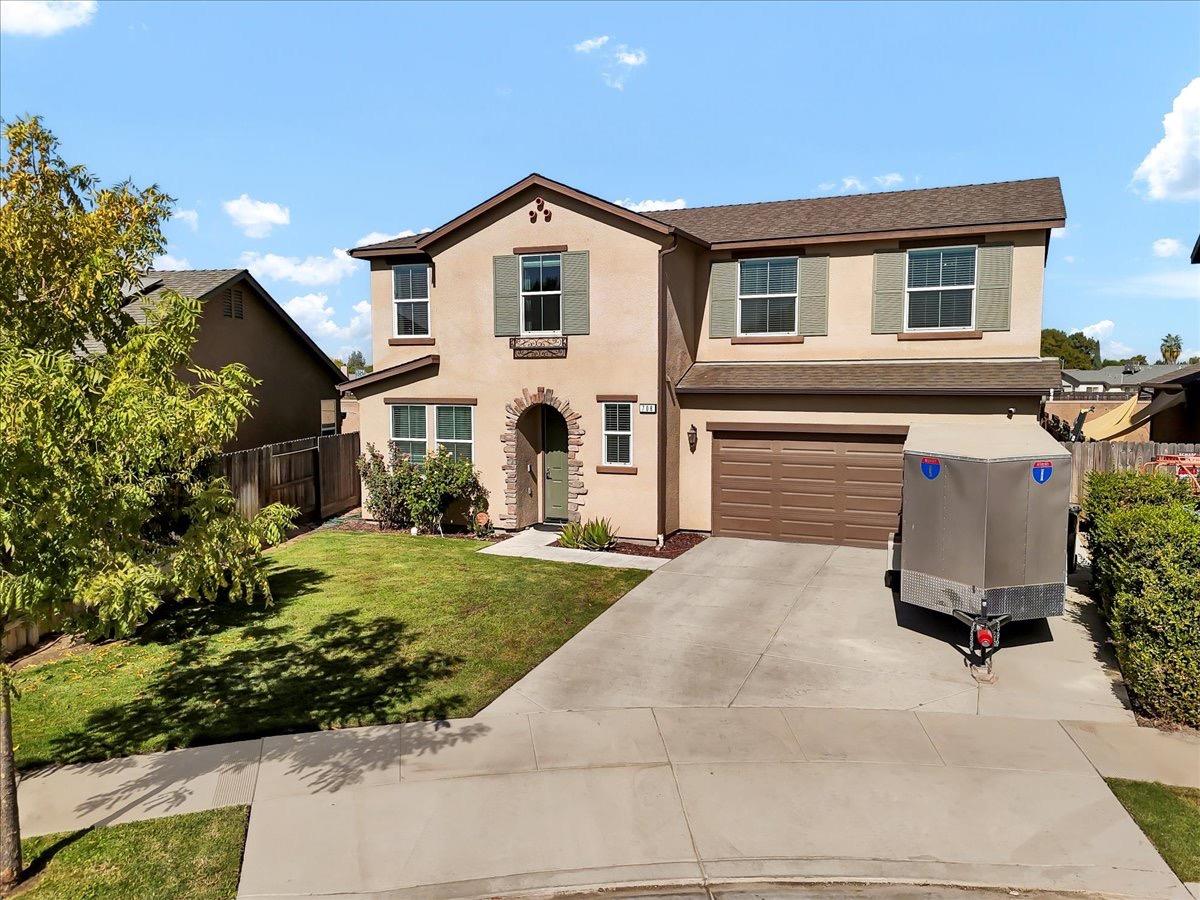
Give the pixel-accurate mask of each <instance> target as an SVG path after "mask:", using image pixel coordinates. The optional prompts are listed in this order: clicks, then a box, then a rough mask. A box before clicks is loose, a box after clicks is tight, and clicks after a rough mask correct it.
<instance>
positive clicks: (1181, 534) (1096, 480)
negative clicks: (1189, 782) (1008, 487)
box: [1084, 472, 1200, 726]
mask: <svg viewBox="0 0 1200 900" xmlns="http://www.w3.org/2000/svg"><path fill="white" fill-rule="evenodd" d="M1085 490H1086V494H1085V502H1084V516H1085V521H1086V522H1087V524H1088V527H1089V529H1090V538H1089V542H1090V546H1091V553H1092V577H1093V585H1094V587H1095V589H1096V591H1097V593H1098V595H1099V599H1100V605H1101V609H1102V611H1103V612H1104V615H1105V617H1106V619H1107V620H1108V624H1109V628H1110V629H1111V630H1112V634H1113V642H1114V643H1115V645H1116V651H1117V660H1118V662H1119V663H1120V665H1121V673H1122V674H1123V675H1124V677H1125V683H1126V685H1127V686H1128V687H1129V691H1130V693H1131V694H1132V696H1133V698H1134V699H1135V700H1136V702H1137V704H1138V706H1139V707H1140V708H1141V709H1142V710H1143V711H1144V712H1145V713H1147V714H1148V715H1151V716H1154V717H1156V718H1162V719H1169V720H1171V721H1173V722H1179V723H1182V724H1185V725H1192V726H1200V513H1198V511H1197V498H1196V497H1195V495H1193V494H1192V493H1191V491H1190V490H1189V489H1188V488H1187V486H1186V485H1185V484H1183V483H1182V482H1179V481H1177V480H1175V479H1173V478H1171V477H1170V476H1167V475H1161V474H1155V475H1142V474H1139V473H1137V472H1103V473H1092V474H1091V475H1089V476H1088V479H1087V481H1086V484H1085Z"/></svg>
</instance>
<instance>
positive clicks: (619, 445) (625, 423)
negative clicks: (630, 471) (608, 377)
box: [604, 403, 633, 466]
mask: <svg viewBox="0 0 1200 900" xmlns="http://www.w3.org/2000/svg"><path fill="white" fill-rule="evenodd" d="M604 464H605V465H606V466H628V465H632V464H633V404H632V403H605V404H604Z"/></svg>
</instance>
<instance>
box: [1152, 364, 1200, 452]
mask: <svg viewBox="0 0 1200 900" xmlns="http://www.w3.org/2000/svg"><path fill="white" fill-rule="evenodd" d="M1144 387H1145V388H1146V389H1147V390H1149V391H1150V394H1151V396H1150V405H1149V406H1148V407H1147V408H1146V417H1147V418H1149V420H1150V440H1152V441H1165V442H1171V443H1186V444H1195V443H1200V365H1192V366H1182V367H1179V368H1177V370H1176V371H1175V372H1172V373H1170V374H1169V375H1164V376H1162V377H1159V378H1156V379H1155V380H1154V381H1150V382H1147V383H1146V384H1145V385H1144Z"/></svg>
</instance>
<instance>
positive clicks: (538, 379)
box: [355, 190, 660, 538]
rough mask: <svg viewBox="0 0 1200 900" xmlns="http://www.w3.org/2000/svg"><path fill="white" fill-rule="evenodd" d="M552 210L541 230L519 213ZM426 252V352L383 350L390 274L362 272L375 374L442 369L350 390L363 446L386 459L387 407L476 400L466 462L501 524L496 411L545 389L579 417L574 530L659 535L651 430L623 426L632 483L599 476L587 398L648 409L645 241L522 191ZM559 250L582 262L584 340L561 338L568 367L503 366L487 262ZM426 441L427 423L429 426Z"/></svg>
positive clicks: (631, 230) (651, 351) (585, 211)
mask: <svg viewBox="0 0 1200 900" xmlns="http://www.w3.org/2000/svg"><path fill="white" fill-rule="evenodd" d="M539 196H540V197H543V198H544V199H545V200H546V201H547V203H548V205H549V206H550V208H551V210H552V218H551V221H549V222H546V221H544V219H543V218H542V217H540V216H539V218H538V221H537V222H536V223H531V222H530V220H529V215H528V211H529V210H530V209H531V208H532V207H533V202H534V200H535V199H536V198H537V197H539ZM452 237H453V241H452V242H450V243H447V244H445V245H440V246H438V247H436V248H434V250H433V254H432V259H433V280H432V285H431V288H430V331H431V333H432V336H433V338H434V341H435V343H434V345H433V346H403V347H391V346H388V343H387V342H388V338H389V337H390V336H391V334H392V327H393V325H392V282H391V269H390V266H389V265H387V264H385V263H382V262H376V263H374V264H373V265H372V271H371V307H372V325H373V328H372V333H373V349H374V363H375V368H376V370H379V369H383V368H386V367H387V366H391V365H395V364H397V363H401V362H406V361H408V360H412V359H416V358H417V357H420V356H423V355H425V354H428V353H435V354H438V356H439V357H440V364H439V365H438V367H436V368H432V369H425V370H423V371H421V372H417V373H415V376H406V377H400V378H393V379H389V380H386V381H383V382H378V383H376V384H374V385H370V386H367V387H359V388H356V389H355V395H356V396H357V397H358V398H359V401H360V403H359V414H360V430H361V433H362V441H363V445H364V447H365V445H366V444H367V443H373V444H375V446H376V447H377V448H380V449H384V448H385V447H386V445H387V442H388V439H389V435H390V431H389V428H390V422H389V413H388V411H387V408H386V405H385V403H384V398H385V397H406V398H409V397H411V398H418V399H420V398H434V399H436V398H457V397H464V398H476V399H477V401H478V403H477V405H476V407H475V426H474V438H475V447H474V459H475V465H476V468H477V469H478V470H479V473H480V476H481V478H482V481H483V484H484V487H486V488H487V490H488V491H489V494H490V503H491V510H492V517H493V519H495V520H499V519H503V518H504V517H505V497H504V488H505V483H504V472H503V471H502V466H503V465H504V462H505V455H504V448H503V446H502V443H501V440H502V437H503V435H504V433H505V431H506V423H505V406H506V405H507V404H509V403H511V402H512V401H513V400H514V399H515V398H517V397H520V396H521V394H522V391H524V390H528V391H530V392H533V391H536V390H537V389H538V388H539V387H545V388H549V389H553V391H554V393H555V395H556V396H557V397H559V398H561V399H564V400H566V401H567V402H568V403H569V404H570V406H571V409H572V410H574V411H575V412H577V413H579V414H580V416H581V424H582V427H583V429H584V432H585V434H584V436H583V444H582V447H581V449H580V454H581V458H582V462H583V483H584V487H585V489H586V491H587V493H586V495H584V496H583V498H582V500H583V506H582V508H581V510H580V512H581V515H582V517H583V518H585V519H586V518H595V517H601V516H604V517H608V518H610V519H611V520H612V522H613V524H614V525H615V526H616V527H617V529H618V531H619V532H620V534H622V535H624V536H627V537H633V538H653V537H655V535H656V534H657V521H656V519H657V493H656V492H657V459H658V445H657V444H658V442H657V422H656V417H655V416H651V415H638V414H637V410H636V407H635V410H634V413H635V414H634V416H633V462H634V466H635V467H636V468H637V474H635V475H628V474H599V473H597V471H596V467H597V466H598V465H601V464H602V460H603V455H602V448H601V432H602V423H601V414H602V411H601V407H600V405H599V404H597V402H596V395H597V394H635V395H637V397H638V399H639V401H641V402H647V403H656V402H658V349H657V347H658V333H657V328H656V315H657V312H656V311H657V305H658V251H659V249H660V243H659V241H658V240H656V239H655V237H654V235H653V233H652V232H648V231H645V230H643V229H640V228H638V227H637V226H631V225H629V224H628V223H626V222H625V221H624V220H622V219H620V218H618V217H616V216H610V215H608V214H606V213H598V212H597V211H596V210H595V209H592V208H590V207H585V206H583V205H582V204H579V203H577V202H575V201H572V200H569V199H567V198H565V197H560V196H558V195H556V194H553V193H551V192H547V191H540V192H539V191H534V190H530V191H527V192H525V193H523V194H521V195H518V196H517V197H514V198H513V199H512V200H510V201H509V202H507V203H505V204H503V205H501V206H500V207H497V208H496V209H495V210H493V211H492V212H490V213H489V214H487V215H486V216H485V217H483V218H481V219H480V220H477V222H476V223H473V224H472V225H470V226H467V227H464V228H462V229H461V230H460V231H458V232H455V233H454V234H453V236H452ZM555 245H566V246H567V248H568V249H570V250H587V251H589V265H590V318H591V322H590V333H589V334H586V335H571V336H570V337H569V338H568V353H567V357H566V359H525V360H515V359H513V351H512V350H511V349H510V348H509V344H508V342H509V339H508V338H507V337H496V336H495V335H494V333H493V332H494V327H493V317H492V307H493V303H492V257H493V256H497V255H503V254H510V253H512V252H513V250H514V248H517V247H534V246H537V247H545V246H555ZM428 423H429V425H428V431H429V437H430V440H431V441H432V438H433V420H432V418H430V419H429V420H428Z"/></svg>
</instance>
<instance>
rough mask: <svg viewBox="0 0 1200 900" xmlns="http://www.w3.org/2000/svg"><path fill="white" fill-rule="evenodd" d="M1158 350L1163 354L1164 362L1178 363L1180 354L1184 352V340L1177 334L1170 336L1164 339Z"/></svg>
mask: <svg viewBox="0 0 1200 900" xmlns="http://www.w3.org/2000/svg"><path fill="white" fill-rule="evenodd" d="M1158 350H1159V352H1160V353H1162V360H1163V362H1165V363H1173V362H1176V361H1177V360H1178V359H1179V354H1180V353H1182V352H1183V338H1181V337H1180V336H1179V335H1177V334H1168V335H1166V336H1165V337H1163V339H1162V343H1161V344H1159V345H1158Z"/></svg>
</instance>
